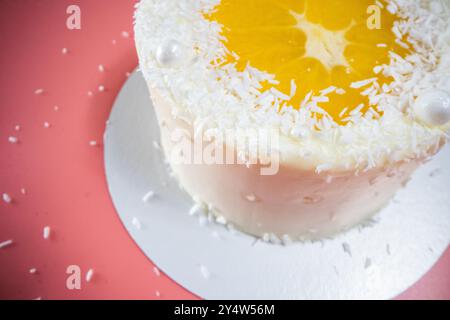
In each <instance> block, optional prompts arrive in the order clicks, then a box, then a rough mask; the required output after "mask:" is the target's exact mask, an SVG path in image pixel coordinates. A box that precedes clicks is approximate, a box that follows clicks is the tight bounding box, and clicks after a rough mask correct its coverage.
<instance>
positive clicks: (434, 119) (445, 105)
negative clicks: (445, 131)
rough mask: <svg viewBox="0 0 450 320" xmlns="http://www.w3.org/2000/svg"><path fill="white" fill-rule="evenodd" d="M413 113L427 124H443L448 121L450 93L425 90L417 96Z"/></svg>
mask: <svg viewBox="0 0 450 320" xmlns="http://www.w3.org/2000/svg"><path fill="white" fill-rule="evenodd" d="M414 113H415V114H416V117H417V118H418V119H419V120H421V121H423V122H425V123H427V124H429V125H433V126H442V125H445V124H447V123H448V122H449V121H450V95H449V94H448V93H447V92H445V91H442V90H431V91H428V92H425V93H423V94H422V95H420V96H419V97H418V98H417V100H416V102H415V104H414Z"/></svg>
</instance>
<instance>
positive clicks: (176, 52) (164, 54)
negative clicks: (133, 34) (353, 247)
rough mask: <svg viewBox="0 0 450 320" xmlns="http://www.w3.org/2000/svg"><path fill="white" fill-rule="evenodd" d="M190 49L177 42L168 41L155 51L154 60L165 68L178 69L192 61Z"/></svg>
mask: <svg viewBox="0 0 450 320" xmlns="http://www.w3.org/2000/svg"><path fill="white" fill-rule="evenodd" d="M192 58H193V53H192V49H191V48H189V47H187V46H186V45H184V44H182V43H180V42H178V41H177V40H169V41H167V42H165V43H163V44H161V45H160V46H158V48H157V49H156V60H157V61H158V63H159V64H160V65H161V66H162V67H165V68H180V67H183V66H185V65H187V64H188V63H190V62H191V61H192Z"/></svg>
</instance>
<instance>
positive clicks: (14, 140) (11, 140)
mask: <svg viewBox="0 0 450 320" xmlns="http://www.w3.org/2000/svg"><path fill="white" fill-rule="evenodd" d="M8 142H9V143H11V144H16V143H18V142H19V138H17V137H14V136H10V137H8Z"/></svg>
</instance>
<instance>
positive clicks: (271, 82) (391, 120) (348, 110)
mask: <svg viewBox="0 0 450 320" xmlns="http://www.w3.org/2000/svg"><path fill="white" fill-rule="evenodd" d="M349 1H350V2H352V5H349ZM353 2H354V3H353ZM135 30H136V43H137V48H138V54H139V58H140V66H141V70H142V71H143V73H144V76H145V78H146V80H147V82H148V83H149V85H150V86H152V87H153V89H155V90H157V91H158V92H159V93H160V94H162V95H163V96H164V97H165V98H166V99H168V100H169V101H170V102H171V105H172V106H173V108H172V114H173V115H174V116H175V117H179V118H180V119H183V120H185V121H187V122H189V123H191V124H193V125H195V126H196V127H201V128H202V130H223V129H229V128H249V127H255V128H261V127H264V128H277V129H279V130H280V132H281V133H282V134H283V136H284V137H286V139H285V141H286V143H287V144H288V145H289V148H288V149H289V150H290V152H294V153H297V155H298V156H300V157H305V156H311V157H312V158H314V159H315V160H314V161H315V162H316V164H317V165H318V166H321V167H326V166H327V164H328V165H329V166H330V167H333V166H336V165H337V164H339V165H341V166H344V167H352V166H354V167H358V168H365V169H370V168H372V167H375V166H378V165H380V164H383V163H386V162H396V161H400V160H407V159H411V158H417V157H426V156H427V155H428V154H431V153H433V151H436V150H438V149H439V147H440V146H441V145H442V143H443V141H444V140H445V139H446V137H447V133H446V130H448V128H449V126H448V124H447V123H446V122H442V123H441V122H439V121H424V118H426V119H428V118H429V119H434V118H433V117H431V116H429V117H427V114H425V115H426V116H422V117H418V115H420V112H417V105H418V100H420V101H421V103H420V105H421V106H422V105H425V106H428V105H429V104H430V101H434V100H436V99H437V98H436V95H438V98H441V97H442V95H444V99H445V98H446V96H445V94H446V92H448V90H449V88H450V58H449V55H450V50H449V47H450V32H449V13H448V8H447V7H446V6H445V5H444V3H443V2H441V1H415V0H389V1H376V2H375V3H373V2H372V1H366V0H347V1H339V0H333V1H317V0H314V1H311V0H277V1H275V0H181V1H180V0H166V1H157V0H142V1H141V2H140V3H139V4H138V5H137V10H136V28H135ZM433 93H434V94H433ZM439 94H440V95H441V96H439ZM433 99H434V100H433ZM422 109H423V108H422ZM429 109H430V108H429V107H428V109H427V108H425V109H423V110H425V112H428V113H429ZM441 109H442V108H441ZM444 111H445V110H444ZM439 115H440V114H439ZM435 118H436V117H435ZM438 118H439V117H437V118H436V119H438ZM439 119H442V117H440V118H439Z"/></svg>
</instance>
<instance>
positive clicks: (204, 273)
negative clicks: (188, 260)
mask: <svg viewBox="0 0 450 320" xmlns="http://www.w3.org/2000/svg"><path fill="white" fill-rule="evenodd" d="M200 273H201V274H202V276H203V278H205V279H206V280H209V279H210V278H211V273H210V272H209V270H208V268H207V267H206V266H204V265H200Z"/></svg>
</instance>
